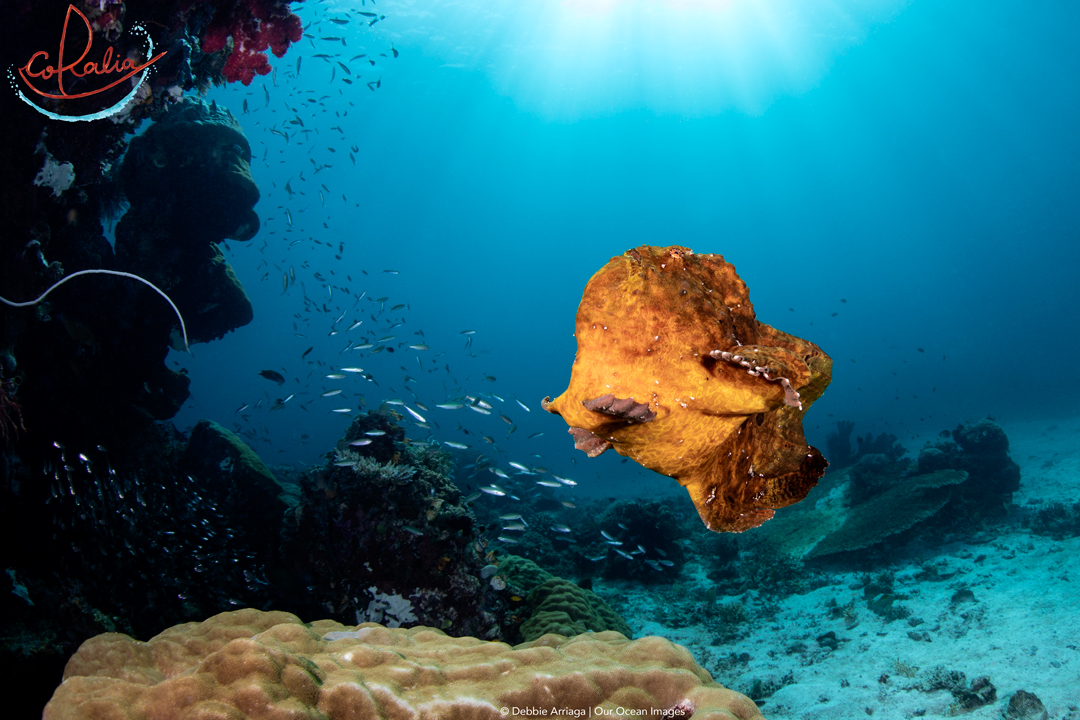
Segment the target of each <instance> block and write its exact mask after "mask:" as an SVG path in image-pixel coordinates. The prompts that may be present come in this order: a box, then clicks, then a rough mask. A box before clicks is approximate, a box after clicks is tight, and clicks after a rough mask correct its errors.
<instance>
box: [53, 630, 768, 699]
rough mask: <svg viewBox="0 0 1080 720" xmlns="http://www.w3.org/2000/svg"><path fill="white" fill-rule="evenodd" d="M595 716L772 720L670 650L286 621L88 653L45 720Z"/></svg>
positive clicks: (103, 640)
mask: <svg viewBox="0 0 1080 720" xmlns="http://www.w3.org/2000/svg"><path fill="white" fill-rule="evenodd" d="M598 707H599V708H603V710H604V712H605V713H610V714H611V715H612V716H616V714H618V715H624V714H646V715H659V714H660V713H666V715H665V716H667V717H694V718H699V720H700V719H710V720H731V719H732V718H737V719H738V720H756V719H760V718H762V715H761V714H760V713H759V712H758V710H757V707H756V706H755V705H754V703H753V702H752V701H751V700H750V699H749V698H747V697H745V696H743V695H740V694H739V693H737V692H734V691H732V690H728V689H726V688H724V687H722V686H720V685H718V684H717V683H715V682H713V680H712V678H711V677H710V676H709V674H708V673H707V672H706V671H705V670H703V669H702V668H701V667H699V666H698V665H697V664H696V663H694V661H693V659H692V658H691V656H690V653H689V652H688V651H687V650H686V649H685V648H683V647H681V646H678V645H675V644H673V643H671V642H670V641H668V640H665V639H663V638H659V637H647V638H642V639H640V640H633V641H631V640H627V639H626V638H624V637H622V636H620V635H618V634H617V633H597V634H587V635H581V636H578V637H576V638H573V639H570V640H567V639H566V638H563V637H560V636H557V635H545V636H543V637H541V638H539V639H538V640H536V641H534V642H531V643H525V644H522V645H518V646H515V647H511V646H509V645H506V644H504V643H497V642H485V641H482V640H477V639H476V638H469V637H465V638H452V637H448V636H446V635H444V634H443V633H441V632H439V631H438V630H433V629H431V628H424V627H417V628H410V629H407V630H402V629H389V628H384V627H382V626H380V625H376V624H373V623H364V624H362V625H359V626H356V627H355V628H347V627H345V626H343V625H340V624H338V623H336V622H333V621H328V620H320V621H318V622H315V623H311V624H310V625H305V624H303V623H301V622H300V620H299V619H298V618H297V617H296V616H294V615H290V614H289V613H283V612H262V611H259V610H252V609H247V610H238V611H234V612H228V613H222V614H220V615H215V616H214V617H212V618H210V619H209V620H206V621H205V622H201V623H186V624H184V625H178V626H176V627H173V628H170V629H168V630H166V631H165V632H163V633H161V634H160V635H158V636H157V637H155V638H153V639H152V640H150V641H149V642H146V643H143V642H137V641H135V640H132V639H131V638H130V637H128V636H126V635H119V634H116V633H109V634H105V635H99V636H97V637H94V638H91V639H90V640H87V641H86V642H85V643H83V645H82V647H80V648H79V651H78V652H77V653H76V654H75V655H74V656H73V657H72V658H71V660H70V661H69V662H68V665H67V668H66V670H65V672H64V682H63V684H62V685H60V687H59V688H58V689H57V690H56V693H55V694H54V695H53V698H52V700H51V701H50V702H49V704H48V705H47V706H46V708H45V712H44V715H43V720H80V719H87V720H88V719H90V718H105V717H108V718H110V720H121V719H126V718H131V719H132V720H134V719H135V718H139V719H140V720H141V719H142V718H148V717H152V718H155V720H174V719H176V720H178V719H179V718H194V717H200V718H211V717H213V718H222V719H226V718H229V719H232V718H236V719H237V720H239V719H240V718H245V717H249V718H285V717H288V718H329V720H352V719H354V718H355V719H359V718H374V717H411V718H443V717H462V718H463V717H469V718H478V719H490V720H495V719H496V718H501V717H503V716H505V715H510V714H513V715H515V716H516V715H523V714H525V713H524V712H523V711H524V710H525V709H532V710H534V711H535V710H537V709H543V710H545V711H546V712H545V713H544V714H545V715H547V716H550V715H552V714H554V712H556V711H558V712H560V713H561V714H564V715H569V716H574V717H584V716H586V715H587V714H589V713H590V712H595V710H593V709H594V708H598ZM620 708H621V709H622V710H621V711H620ZM500 710H501V711H502V713H500ZM628 710H630V711H633V712H632V713H628V712H627V711H628ZM533 714H534V715H539V713H537V712H534V713H533Z"/></svg>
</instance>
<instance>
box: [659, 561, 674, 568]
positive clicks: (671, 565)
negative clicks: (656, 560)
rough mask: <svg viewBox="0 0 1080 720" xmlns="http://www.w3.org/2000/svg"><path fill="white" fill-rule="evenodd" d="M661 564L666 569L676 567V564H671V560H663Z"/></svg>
mask: <svg viewBox="0 0 1080 720" xmlns="http://www.w3.org/2000/svg"><path fill="white" fill-rule="evenodd" d="M660 564H661V565H663V566H664V567H675V563H673V562H671V561H670V560H661V561H660Z"/></svg>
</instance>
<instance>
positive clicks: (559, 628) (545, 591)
mask: <svg viewBox="0 0 1080 720" xmlns="http://www.w3.org/2000/svg"><path fill="white" fill-rule="evenodd" d="M528 600H529V605H530V606H531V607H532V608H533V614H532V616H531V617H530V618H529V619H528V620H526V621H525V622H524V623H522V624H521V635H522V637H523V638H524V639H525V641H526V642H528V641H532V640H536V639H537V638H539V637H540V636H541V635H546V634H548V633H554V634H556V635H563V636H566V637H572V636H574V635H580V634H581V633H583V632H588V631H592V632H603V631H605V630H614V631H616V632H620V633H622V634H623V635H625V636H626V637H628V638H632V637H633V633H632V632H631V631H630V626H629V625H627V624H626V621H625V620H623V619H622V618H621V617H620V616H619V615H618V613H616V612H615V611H614V610H612V609H611V606H609V605H608V604H607V603H606V602H604V600H603V598H601V597H600V596H599V595H597V594H596V593H594V592H592V591H591V590H585V589H583V588H580V587H578V586H577V585H575V584H574V583H572V582H570V581H569V580H564V579H562V578H558V577H552V578H549V579H548V580H546V581H544V582H543V583H541V584H540V585H537V586H536V587H534V588H533V589H532V591H531V592H530V593H529V598H528Z"/></svg>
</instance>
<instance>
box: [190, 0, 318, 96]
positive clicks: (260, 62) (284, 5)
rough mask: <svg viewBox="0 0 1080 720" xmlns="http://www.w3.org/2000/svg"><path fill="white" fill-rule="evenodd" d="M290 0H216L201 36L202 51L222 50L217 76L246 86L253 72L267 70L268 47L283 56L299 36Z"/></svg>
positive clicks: (300, 35) (300, 29) (296, 18)
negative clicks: (221, 64) (219, 70)
mask: <svg viewBox="0 0 1080 720" xmlns="http://www.w3.org/2000/svg"><path fill="white" fill-rule="evenodd" d="M291 2H292V0H218V1H217V2H215V3H213V4H214V5H215V6H216V9H215V10H214V15H213V17H211V18H210V22H209V23H208V24H207V25H206V29H205V30H204V32H203V35H202V51H203V52H204V53H218V52H226V53H227V57H226V60H225V64H224V66H223V67H222V69H221V75H222V77H223V78H224V79H225V80H226V81H227V82H237V81H239V82H241V83H243V84H244V85H250V84H251V81H252V80H254V79H255V76H256V75H267V74H269V73H270V69H271V68H270V59H269V58H268V57H267V56H266V51H267V50H268V49H269V50H270V51H271V52H273V53H274V55H275V56H276V57H283V56H284V55H285V52H286V51H287V50H288V49H289V45H290V44H292V43H294V42H297V41H299V40H300V38H301V37H303V33H304V30H303V25H302V23H301V22H300V18H299V17H297V16H296V15H294V14H293V13H292V12H290V10H289V5H290V3H291Z"/></svg>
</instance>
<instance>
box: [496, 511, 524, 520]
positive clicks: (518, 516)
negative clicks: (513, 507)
mask: <svg viewBox="0 0 1080 720" xmlns="http://www.w3.org/2000/svg"><path fill="white" fill-rule="evenodd" d="M499 519H500V520H521V522H525V520H524V519H523V518H522V517H521V514H520V513H509V514H507V515H500V516H499Z"/></svg>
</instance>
